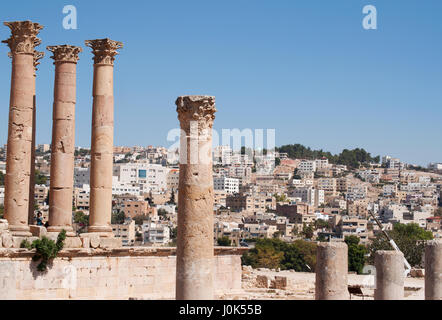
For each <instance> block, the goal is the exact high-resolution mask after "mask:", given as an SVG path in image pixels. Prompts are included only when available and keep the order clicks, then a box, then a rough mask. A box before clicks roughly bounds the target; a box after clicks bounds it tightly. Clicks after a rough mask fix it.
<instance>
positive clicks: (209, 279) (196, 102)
mask: <svg viewBox="0 0 442 320" xmlns="http://www.w3.org/2000/svg"><path fill="white" fill-rule="evenodd" d="M176 105H177V112H178V119H179V121H180V125H181V147H180V175H179V187H178V190H179V193H178V239H177V268H176V270H177V271H176V299H177V300H211V299H213V294H214V288H213V281H214V275H213V270H214V269H213V259H214V253H213V251H214V246H213V241H214V240H213V237H214V234H213V201H214V200H213V176H212V126H213V120H214V119H215V112H216V108H215V97H209V96H183V97H179V98H178V99H177V101H176Z"/></svg>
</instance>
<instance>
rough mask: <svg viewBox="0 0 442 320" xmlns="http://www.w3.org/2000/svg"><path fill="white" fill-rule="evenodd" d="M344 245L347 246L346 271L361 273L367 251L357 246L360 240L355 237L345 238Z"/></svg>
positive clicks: (361, 246)
mask: <svg viewBox="0 0 442 320" xmlns="http://www.w3.org/2000/svg"><path fill="white" fill-rule="evenodd" d="M344 241H345V243H346V244H347V246H348V271H354V272H357V273H358V274H361V273H362V269H363V268H364V265H365V254H366V253H367V249H366V248H365V246H363V245H361V244H359V242H360V239H359V237H357V236H348V237H345V240H344Z"/></svg>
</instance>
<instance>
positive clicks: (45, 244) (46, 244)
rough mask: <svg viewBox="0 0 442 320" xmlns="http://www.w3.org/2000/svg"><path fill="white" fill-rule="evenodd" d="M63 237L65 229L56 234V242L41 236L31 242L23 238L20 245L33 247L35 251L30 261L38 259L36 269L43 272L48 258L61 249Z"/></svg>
mask: <svg viewBox="0 0 442 320" xmlns="http://www.w3.org/2000/svg"><path fill="white" fill-rule="evenodd" d="M65 239H66V230H62V231H61V232H60V233H59V234H58V237H57V242H55V241H54V240H51V239H49V238H47V237H42V238H41V239H37V240H34V241H33V242H32V244H31V243H30V242H29V241H27V240H23V241H22V243H21V244H20V247H21V248H27V249H29V250H31V249H35V250H36V253H35V255H34V256H33V257H32V261H34V262H36V261H40V263H39V264H38V265H37V270H38V271H40V272H45V271H47V269H48V264H49V263H50V260H52V259H54V258H55V257H56V256H57V254H58V252H59V251H60V250H61V249H63V246H64V241H65Z"/></svg>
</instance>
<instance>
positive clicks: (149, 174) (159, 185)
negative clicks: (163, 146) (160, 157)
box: [113, 163, 170, 193]
mask: <svg viewBox="0 0 442 320" xmlns="http://www.w3.org/2000/svg"><path fill="white" fill-rule="evenodd" d="M169 170H170V169H169V168H167V167H163V166H161V165H159V164H150V163H120V164H115V165H114V169H113V175H114V176H116V177H118V181H119V182H120V183H121V184H122V185H127V184H132V185H135V184H136V185H138V187H139V188H140V192H141V193H148V192H150V191H152V192H155V193H161V192H164V191H166V190H167V176H168V173H169Z"/></svg>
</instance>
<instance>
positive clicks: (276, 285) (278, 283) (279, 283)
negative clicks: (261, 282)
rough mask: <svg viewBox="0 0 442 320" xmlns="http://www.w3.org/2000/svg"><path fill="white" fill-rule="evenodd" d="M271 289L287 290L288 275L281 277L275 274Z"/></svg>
mask: <svg viewBox="0 0 442 320" xmlns="http://www.w3.org/2000/svg"><path fill="white" fill-rule="evenodd" d="M270 288H271V289H278V290H286V289H287V277H279V276H275V280H272V282H271V285H270Z"/></svg>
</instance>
